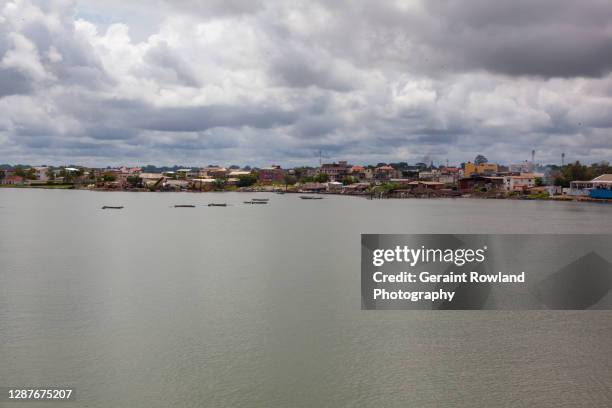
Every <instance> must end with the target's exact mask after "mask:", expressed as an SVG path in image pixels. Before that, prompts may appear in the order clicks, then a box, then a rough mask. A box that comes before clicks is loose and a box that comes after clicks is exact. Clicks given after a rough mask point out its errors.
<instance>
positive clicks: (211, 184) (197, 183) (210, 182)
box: [190, 178, 217, 191]
mask: <svg viewBox="0 0 612 408" xmlns="http://www.w3.org/2000/svg"><path fill="white" fill-rule="evenodd" d="M190 182H191V185H192V186H193V189H194V190H198V191H210V190H214V188H215V185H216V183H217V180H216V179H213V178H196V179H192V180H190Z"/></svg>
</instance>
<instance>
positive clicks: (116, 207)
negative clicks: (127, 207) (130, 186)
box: [102, 205, 123, 210]
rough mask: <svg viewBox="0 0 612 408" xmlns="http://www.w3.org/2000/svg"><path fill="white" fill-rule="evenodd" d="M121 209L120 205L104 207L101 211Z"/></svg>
mask: <svg viewBox="0 0 612 408" xmlns="http://www.w3.org/2000/svg"><path fill="white" fill-rule="evenodd" d="M122 208H123V206H122V205H105V206H103V207H102V209H103V210H120V209H122Z"/></svg>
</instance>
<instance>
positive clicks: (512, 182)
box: [504, 174, 537, 191]
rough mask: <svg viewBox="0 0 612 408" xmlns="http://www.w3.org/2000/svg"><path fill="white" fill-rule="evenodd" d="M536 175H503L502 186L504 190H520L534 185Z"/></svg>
mask: <svg viewBox="0 0 612 408" xmlns="http://www.w3.org/2000/svg"><path fill="white" fill-rule="evenodd" d="M536 178H537V176H536V175H534V174H522V175H520V176H504V188H505V189H506V191H522V190H525V189H528V188H531V187H535V185H536Z"/></svg>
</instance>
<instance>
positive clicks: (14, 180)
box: [0, 174, 25, 185]
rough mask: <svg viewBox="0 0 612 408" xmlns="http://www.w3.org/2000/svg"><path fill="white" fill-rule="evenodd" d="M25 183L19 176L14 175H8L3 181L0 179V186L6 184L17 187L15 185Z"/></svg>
mask: <svg viewBox="0 0 612 408" xmlns="http://www.w3.org/2000/svg"><path fill="white" fill-rule="evenodd" d="M24 181H25V179H24V178H23V177H21V176H16V175H14V174H13V175H10V176H6V177H4V178H3V179H0V184H7V185H17V184H23V182H24Z"/></svg>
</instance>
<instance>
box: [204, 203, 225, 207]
mask: <svg viewBox="0 0 612 408" xmlns="http://www.w3.org/2000/svg"><path fill="white" fill-rule="evenodd" d="M208 206H209V207H227V204H226V203H210V204H208Z"/></svg>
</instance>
